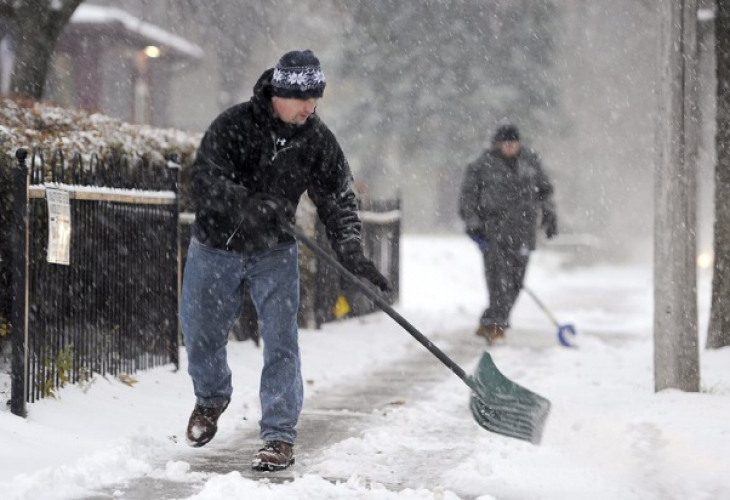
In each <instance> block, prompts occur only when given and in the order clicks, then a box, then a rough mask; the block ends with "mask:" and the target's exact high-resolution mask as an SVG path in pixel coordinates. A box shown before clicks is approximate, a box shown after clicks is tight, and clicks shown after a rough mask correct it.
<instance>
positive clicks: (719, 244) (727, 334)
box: [707, 1, 730, 349]
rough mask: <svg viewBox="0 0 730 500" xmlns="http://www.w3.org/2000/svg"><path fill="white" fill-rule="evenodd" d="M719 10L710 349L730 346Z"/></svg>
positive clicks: (726, 130)
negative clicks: (713, 257)
mask: <svg viewBox="0 0 730 500" xmlns="http://www.w3.org/2000/svg"><path fill="white" fill-rule="evenodd" d="M716 9H717V10H716V17H715V36H716V39H715V44H716V45H715V54H716V58H717V134H716V136H715V148H716V151H717V164H716V165H715V228H714V233H715V236H714V238H715V240H714V244H713V246H714V253H715V267H714V272H713V275H712V304H711V307H710V324H709V327H708V330H707V348H708V349H716V348H719V347H724V346H728V345H730V4H728V2H725V1H718V2H717V7H716Z"/></svg>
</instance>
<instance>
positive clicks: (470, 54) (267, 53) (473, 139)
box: [0, 0, 714, 258]
mask: <svg viewBox="0 0 730 500" xmlns="http://www.w3.org/2000/svg"><path fill="white" fill-rule="evenodd" d="M703 1H704V0H703ZM700 3H703V2H700ZM704 3H711V2H704ZM655 4H656V2H652V1H651V0H612V1H611V2H606V1H603V0H562V1H557V0H490V1H488V2H485V1H478V0H453V1H422V2H400V1H396V0H370V1H368V2H361V1H335V0H281V1H276V2H263V1H234V0H208V1H206V2H197V1H194V0H113V1H112V0H108V1H104V0H88V1H84V2H83V3H82V4H81V5H80V6H79V7H78V9H77V10H76V12H75V13H74V15H73V17H72V19H71V23H69V24H68V25H67V26H66V28H65V30H64V32H63V34H62V36H61V38H60V40H59V43H58V45H57V47H56V53H55V55H54V57H53V61H52V67H51V70H50V72H49V78H48V84H47V86H46V90H45V94H46V98H47V99H50V100H52V101H54V102H56V103H58V104H61V105H64V106H70V107H84V108H88V109H92V110H97V111H101V112H103V113H105V114H109V115H111V116H114V117H117V118H120V119H123V120H126V121H130V122H134V123H148V124H151V125H154V126H159V127H175V128H179V129H183V130H187V131H192V132H202V131H204V130H205V128H206V127H207V126H208V124H209V123H210V121H211V120H212V119H213V118H214V117H215V116H216V115H217V114H218V113H219V112H220V111H221V110H223V109H225V108H226V107H228V106H230V105H233V104H235V103H238V102H240V101H243V100H246V99H248V98H249V97H250V96H251V91H252V87H253V85H254V83H255V81H256V80H257V79H258V77H259V76H260V75H261V73H262V72H263V71H264V70H265V69H267V68H270V67H272V66H274V65H275V64H276V61H277V60H278V58H279V57H280V56H281V55H282V54H283V53H284V52H287V51H289V50H293V49H305V48H309V49H311V50H313V51H314V52H315V54H316V55H317V56H318V57H319V58H320V60H321V62H322V65H323V68H324V70H325V73H326V76H327V82H328V85H327V91H326V92H325V97H324V99H323V100H322V101H321V104H320V107H319V113H320V115H321V116H322V118H323V119H324V121H325V122H326V123H327V124H328V125H329V126H330V128H331V129H332V130H333V131H334V133H335V134H336V136H337V137H338V139H339V141H340V143H341V145H342V147H343V149H344V151H345V153H346V154H347V156H348V159H349V161H350V163H351V166H352V168H353V171H354V174H355V177H356V180H357V181H359V182H360V183H362V184H363V185H364V186H365V187H366V189H367V190H368V191H369V193H370V195H371V196H372V197H374V198H391V197H395V196H400V197H401V198H402V204H403V217H404V219H403V228H404V231H406V232H411V233H414V232H431V233H433V232H444V233H446V232H460V231H462V225H461V221H460V220H459V217H458V215H457V203H458V192H459V188H460V184H461V180H462V175H463V172H464V170H465V167H466V165H467V164H468V163H469V162H470V161H472V160H474V159H475V158H476V157H477V156H478V155H479V153H480V152H481V151H482V150H483V149H484V148H486V147H489V144H490V141H491V136H492V134H493V132H494V130H495V128H496V127H497V126H498V125H499V124H502V123H505V122H512V123H515V124H517V125H518V126H519V128H520V130H521V132H522V136H523V138H524V141H523V142H524V143H525V144H527V145H529V146H531V147H533V148H534V149H535V150H536V151H537V152H538V153H539V154H540V156H541V157H542V159H543V163H544V165H545V167H546V169H547V170H548V172H549V174H550V176H551V178H552V180H553V182H554V184H555V187H556V202H557V205H558V212H559V217H560V223H561V233H562V234H561V236H560V237H559V238H558V239H557V241H555V242H554V243H553V242H551V244H554V245H560V244H561V241H562V242H563V244H569V245H583V246H585V247H590V248H591V249H592V251H594V252H597V253H600V254H602V256H604V257H606V256H610V257H612V258H618V257H621V258H625V257H636V256H646V257H650V256H651V241H652V225H653V213H652V211H653V202H652V194H653V180H652V179H653V169H654V166H655V164H654V163H655V158H656V152H655V135H656V122H657V119H656V117H657V112H658V108H657V102H656V92H657V85H658V82H659V29H660V23H659V19H660V18H659V15H658V12H657V6H656V5H655ZM699 27H700V28H699V29H700V49H699V50H700V52H701V54H700V61H701V63H700V64H701V75H700V95H701V96H706V97H708V98H701V104H702V113H701V119H702V123H703V125H702V127H701V135H702V138H701V139H700V146H699V147H700V151H699V157H700V169H701V172H700V173H699V183H700V195H699V200H700V207H699V236H698V245H699V248H698V250H699V251H700V252H702V251H703V250H709V249H710V248H711V229H712V227H711V221H712V189H713V187H712V171H713V164H714V157H713V155H714V152H713V149H714V147H713V144H712V141H713V137H714V130H713V127H714V115H713V113H714V109H713V108H712V106H714V103H713V102H714V99H713V98H711V97H712V93H713V89H714V68H713V64H714V63H713V58H712V57H711V54H712V52H713V50H714V47H713V33H712V28H711V23H709V22H708V23H706V26H705V24H703V23H702V22H700V24H699ZM11 28H12V27H6V30H5V31H6V32H7V31H8V30H9V29H11ZM12 50H13V47H12V43H8V42H7V41H4V43H3V44H2V45H0V62H2V61H5V62H7V60H8V58H9V57H11V56H12ZM3 54H4V55H3ZM3 66H4V65H3V64H0V68H1V67H3ZM3 71H4V72H3ZM7 73H8V72H7V70H2V69H0V83H2V84H3V86H4V91H6V90H7ZM0 89H2V87H0Z"/></svg>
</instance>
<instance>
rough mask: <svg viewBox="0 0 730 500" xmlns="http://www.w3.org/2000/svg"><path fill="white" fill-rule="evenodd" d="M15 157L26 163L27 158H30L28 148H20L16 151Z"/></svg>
mask: <svg viewBox="0 0 730 500" xmlns="http://www.w3.org/2000/svg"><path fill="white" fill-rule="evenodd" d="M15 158H17V159H18V161H19V162H21V163H25V159H26V158H28V150H27V149H25V148H18V150H17V151H16V152H15Z"/></svg>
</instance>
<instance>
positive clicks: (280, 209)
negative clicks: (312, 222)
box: [249, 193, 294, 225]
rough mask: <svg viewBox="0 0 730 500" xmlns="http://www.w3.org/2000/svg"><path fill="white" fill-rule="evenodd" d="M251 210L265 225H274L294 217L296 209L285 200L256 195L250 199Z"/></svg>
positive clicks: (266, 195) (271, 196) (265, 194)
mask: <svg viewBox="0 0 730 500" xmlns="http://www.w3.org/2000/svg"><path fill="white" fill-rule="evenodd" d="M249 210H251V211H253V212H255V217H256V218H257V219H259V220H260V221H262V222H263V223H264V224H268V225H273V224H276V223H277V222H279V221H282V220H286V219H287V218H288V217H290V216H293V215H294V213H293V212H294V207H293V206H292V204H291V203H290V202H289V201H288V200H285V199H283V198H278V197H276V196H273V195H270V194H267V193H254V194H252V195H251V197H250V199H249Z"/></svg>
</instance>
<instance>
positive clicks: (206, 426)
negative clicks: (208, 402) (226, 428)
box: [185, 403, 228, 448]
mask: <svg viewBox="0 0 730 500" xmlns="http://www.w3.org/2000/svg"><path fill="white" fill-rule="evenodd" d="M226 408H228V403H226V404H225V405H224V406H221V407H219V408H209V407H205V406H200V405H198V404H196V405H195V408H194V409H193V413H192V414H191V415H190V420H188V430H187V433H186V435H185V437H186V439H187V442H188V444H189V445H190V446H193V447H195V448H199V447H201V446H205V445H206V444H208V443H209V442H210V440H211V439H213V436H215V433H216V432H218V419H219V418H220V416H221V415H222V414H223V412H224V411H226Z"/></svg>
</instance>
